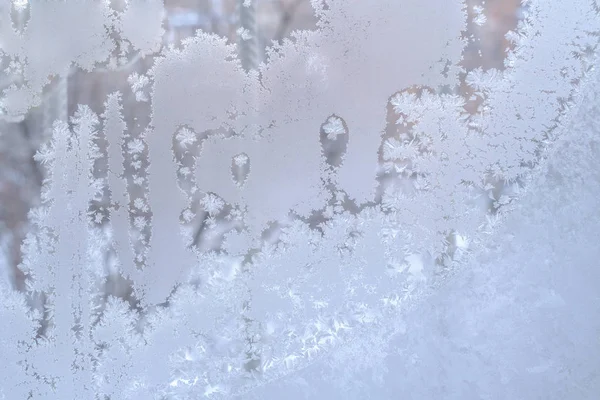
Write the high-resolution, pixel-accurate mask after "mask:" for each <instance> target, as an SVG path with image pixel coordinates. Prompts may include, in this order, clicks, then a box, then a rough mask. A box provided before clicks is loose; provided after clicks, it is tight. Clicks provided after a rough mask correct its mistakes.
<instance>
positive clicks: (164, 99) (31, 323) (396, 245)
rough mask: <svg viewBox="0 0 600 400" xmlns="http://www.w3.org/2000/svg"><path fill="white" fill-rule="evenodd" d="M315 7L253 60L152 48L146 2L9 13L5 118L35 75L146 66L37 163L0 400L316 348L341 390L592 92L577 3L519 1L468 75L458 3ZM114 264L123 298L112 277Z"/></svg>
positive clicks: (263, 377)
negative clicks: (127, 290)
mask: <svg viewBox="0 0 600 400" xmlns="http://www.w3.org/2000/svg"><path fill="white" fill-rule="evenodd" d="M312 3H313V7H314V8H315V13H316V15H317V16H318V18H319V23H318V29H317V30H315V31H298V32H295V33H294V34H293V35H292V38H291V39H288V40H284V41H283V42H282V43H281V44H274V45H273V47H271V48H270V49H269V50H268V56H269V59H268V61H267V62H265V63H263V64H261V65H260V66H259V67H258V68H256V69H252V68H249V70H247V69H248V68H244V67H248V65H245V64H244V65H242V64H243V63H242V61H241V60H240V57H238V54H237V48H236V46H234V45H232V44H230V43H228V42H227V40H225V39H224V38H221V37H218V36H216V35H210V34H207V33H203V32H199V33H197V34H196V35H195V36H194V37H192V38H190V39H187V40H185V41H184V42H183V43H182V45H181V46H170V47H168V48H161V47H160V43H159V42H160V40H161V37H162V34H163V31H162V26H161V23H162V18H163V10H162V4H161V3H160V2H156V1H149V2H142V1H130V2H128V3H127V4H126V5H125V6H124V8H123V9H122V10H118V9H113V8H112V7H113V6H114V5H111V4H109V3H108V2H102V3H99V2H84V1H81V2H69V3H65V2H54V1H48V2H32V3H31V4H29V5H27V6H22V7H21V8H23V7H26V8H28V10H29V13H30V17H29V21H28V23H27V25H26V27H25V29H24V32H23V33H19V32H16V31H15V30H14V29H12V28H11V24H10V21H9V19H10V14H9V13H8V12H7V10H8V9H9V8H10V7H4V8H2V9H1V10H2V11H3V12H4V14H3V18H4V19H0V22H1V23H2V24H1V25H0V27H1V28H0V29H2V36H1V38H2V48H1V51H2V55H3V56H4V57H7V58H8V59H10V60H11V62H13V63H18V64H19V65H21V68H22V75H23V80H22V82H21V83H20V84H18V85H17V84H15V85H13V86H11V87H10V88H9V89H8V90H7V91H5V92H4V94H3V98H2V100H3V105H2V107H3V112H4V113H5V114H6V115H8V116H9V117H11V118H18V117H19V116H21V115H22V114H23V113H24V112H26V111H27V110H28V109H29V108H31V107H32V106H34V105H36V104H38V103H39V100H40V99H39V96H40V93H41V91H42V89H43V88H44V86H45V85H46V84H47V83H48V76H54V75H61V74H65V73H66V71H67V70H68V69H70V68H72V67H80V68H82V69H85V70H93V69H94V68H103V67H102V64H103V63H104V64H106V65H107V66H108V67H109V68H112V67H115V66H116V65H120V64H123V63H126V62H127V59H128V58H129V57H131V56H132V54H135V52H137V56H138V57H144V56H147V55H151V54H152V55H153V56H154V57H155V58H154V59H153V60H152V66H151V68H150V70H149V72H148V74H147V75H140V74H138V73H134V74H131V75H130V76H129V79H128V83H129V85H130V86H131V90H132V92H133V93H134V96H135V98H136V99H137V100H138V101H139V102H141V107H146V109H147V111H148V116H149V121H148V123H147V124H146V125H145V126H143V127H141V128H140V129H132V128H131V126H129V125H128V123H127V121H126V118H125V117H124V110H123V105H122V93H120V92H113V93H111V94H110V95H108V97H107V98H106V101H105V102H104V104H103V110H102V112H101V113H97V112H95V111H94V110H93V109H92V108H91V107H90V106H89V105H79V106H78V107H77V110H76V112H75V113H74V114H73V115H72V116H70V117H71V118H70V119H69V120H68V121H60V120H59V121H56V122H55V123H54V125H53V128H52V139H51V140H50V142H49V143H48V145H47V146H45V147H44V148H42V149H41V150H40V151H39V152H38V154H37V156H36V158H37V160H38V161H39V162H40V163H41V164H43V165H44V166H45V167H46V168H47V172H48V176H47V179H46V181H45V184H44V190H43V194H42V205H41V206H40V207H38V208H36V209H34V210H32V212H31V215H30V219H31V222H32V224H33V226H34V229H33V230H32V232H31V233H30V234H29V235H28V236H27V238H26V240H25V242H24V243H23V255H24V260H23V263H22V265H21V266H20V268H21V270H22V271H23V272H24V273H25V274H26V277H27V285H28V287H27V290H26V293H25V294H23V293H19V292H17V291H14V290H13V289H11V288H9V287H8V286H7V285H5V284H4V283H3V282H2V283H1V285H2V286H0V296H1V297H0V298H1V299H2V306H0V316H2V318H4V319H3V320H6V321H9V325H7V326H5V327H4V328H3V329H2V330H0V342H1V343H2V344H3V346H2V347H0V351H1V352H2V353H0V355H1V356H2V358H1V359H2V360H6V362H3V363H2V364H0V385H1V386H0V389H1V390H2V391H0V394H3V395H4V396H5V397H7V398H60V399H70V398H86V399H87V398H90V399H91V398H98V399H100V398H109V399H111V400H114V399H121V398H123V399H127V398H140V399H141V398H143V399H148V398H156V399H167V398H168V399H171V398H173V399H177V398H198V397H202V396H205V397H217V398H218V397H231V396H236V395H238V396H246V395H248V393H249V392H250V391H252V390H253V389H255V390H256V389H257V388H258V387H262V386H265V385H268V384H269V382H273V381H276V380H278V379H284V381H285V379H290V377H291V376H298V374H299V373H300V371H302V370H304V369H306V368H313V367H311V366H312V365H320V363H322V362H324V361H323V360H333V361H332V362H334V363H336V364H337V365H344V371H343V372H342V373H340V374H339V376H338V378H337V379H342V381H343V382H348V380H349V379H351V377H352V374H353V373H355V370H362V369H364V368H373V369H374V370H377V368H381V366H382V365H383V361H382V360H383V359H384V358H385V354H386V350H385V346H386V344H387V343H388V341H389V340H390V338H392V337H394V335H396V334H398V333H402V332H405V331H406V330H407V329H411V328H410V327H409V328H407V327H406V326H405V325H404V324H403V322H402V320H401V319H400V318H399V316H400V315H401V313H402V312H403V311H404V310H405V309H407V308H408V307H409V306H410V305H411V304H418V303H417V300H419V299H420V298H421V297H422V295H423V293H426V292H427V291H428V290H432V289H431V288H432V287H435V285H441V284H442V283H443V282H444V279H445V277H446V276H448V275H451V274H453V273H454V272H455V271H456V269H457V268H458V267H459V266H461V267H463V268H464V267H466V266H468V265H469V264H468V263H467V261H468V260H469V259H470V258H471V255H472V252H475V251H478V250H479V251H482V252H483V250H481V249H483V248H485V246H486V245H488V244H489V242H490V240H491V239H490V238H494V237H496V236H495V235H496V232H497V229H496V227H497V226H498V225H499V224H500V222H502V221H503V219H504V218H506V216H507V215H510V211H511V210H512V209H513V208H515V207H516V204H518V202H519V200H520V198H521V196H522V193H523V192H524V191H525V190H526V189H528V188H529V186H530V185H528V182H530V181H531V180H533V177H535V176H537V175H536V173H535V171H536V169H539V168H541V167H540V165H545V164H544V160H545V158H546V157H547V156H548V154H551V153H549V152H548V148H549V147H550V146H552V144H553V143H554V142H555V141H556V139H557V138H559V137H560V138H563V139H564V136H566V137H569V135H570V133H569V132H568V128H567V127H568V126H569V125H568V124H567V123H566V122H565V121H567V122H568V121H569V118H570V116H571V113H570V112H569V111H570V109H573V108H576V107H577V106H578V105H579V104H582V103H584V104H585V101H587V100H582V99H581V98H580V97H579V92H578V90H579V86H580V84H581V82H582V81H583V79H584V78H585V73H586V72H587V71H588V70H591V69H592V68H591V65H593V62H594V60H595V59H594V54H595V51H596V47H597V43H598V34H599V33H600V16H599V11H598V10H599V9H598V5H597V4H596V2H595V1H593V0H582V1H580V2H578V5H577V7H574V6H573V5H572V4H568V3H566V2H561V1H551V0H538V1H529V2H526V4H527V6H528V8H529V14H528V18H527V19H526V20H525V21H524V22H523V23H522V25H521V26H520V27H519V28H518V30H517V31H516V32H512V33H511V34H510V35H509V38H510V40H511V41H512V43H513V47H514V48H513V49H512V50H511V52H510V54H509V55H508V56H507V59H506V63H505V64H506V65H505V68H504V69H503V70H494V69H491V70H485V71H484V70H483V69H474V70H465V69H464V68H463V67H462V66H461V60H462V55H463V51H464V49H465V46H466V44H467V41H468V40H467V39H465V37H464V31H465V29H466V28H465V26H466V23H467V22H469V21H468V20H467V13H466V9H465V5H464V4H463V3H462V2H461V1H458V0H452V1H447V0H430V1H429V4H428V6H427V7H425V6H423V3H422V2H421V1H417V0H414V1H413V0H408V1H402V2H398V1H392V0H385V1H380V2H377V3H376V4H371V3H369V2H364V1H362V2H359V1H349V2H342V1H327V2H320V1H313V2H312ZM243 6H244V7H250V6H251V3H250V2H244V3H243ZM90 8H91V9H92V10H91V11H90ZM474 13H475V16H474V19H472V20H470V22H472V23H474V24H476V25H482V24H485V23H486V19H485V16H484V14H483V10H482V9H475V10H474ZM138 18H139V19H138ZM63 20H65V21H66V20H69V21H70V22H71V20H74V21H75V22H74V23H73V24H66V23H65V24H60V23H57V21H63ZM425 22H427V23H425ZM432 24H433V26H435V29H431V28H430V27H431V26H432ZM55 25H56V27H54V26H55ZM49 32H54V33H55V35H56V36H55V38H58V39H60V38H63V39H66V36H65V35H69V38H70V37H71V36H74V37H75V39H74V40H69V41H67V40H63V41H61V40H53V41H51V42H48V41H49V38H51V36H50V35H49ZM111 34H118V35H120V36H121V39H122V40H124V41H126V42H127V43H128V45H127V46H125V49H123V48H117V47H116V46H115V43H114V41H113V40H112V39H111ZM240 36H241V39H242V40H243V41H249V39H251V38H252V35H251V34H250V33H249V32H248V31H247V29H246V28H241V31H240ZM417 37H418V38H419V40H415V38H417ZM375 41H378V42H377V43H376V44H374V43H375ZM64 43H71V45H69V46H65V45H64ZM390 49H392V50H390ZM155 53H156V54H155ZM375 71H376V72H375ZM461 85H462V86H464V87H466V88H467V92H468V95H467V96H464V95H461V94H458V93H459V91H457V90H455V88H457V87H459V86H461ZM146 103H147V104H146ZM468 110H471V111H468ZM101 165H104V166H105V168H104V170H103V169H102V168H101V167H100V166H101ZM101 171H104V172H101ZM534 188H535V186H534ZM528 190H530V189H528ZM104 199H108V200H107V201H106V205H105V206H99V204H102V201H103V200H104ZM482 204H483V207H482V206H481V205H482ZM103 207H104V208H103ZM548 251H550V250H548ZM106 254H109V255H111V257H108V259H107V257H106ZM115 271H116V272H115ZM115 273H116V275H118V276H119V278H120V279H123V280H128V281H130V282H131V288H132V293H131V294H130V295H129V296H125V297H124V296H121V297H118V296H115V295H112V294H110V293H108V294H107V293H106V291H105V290H104V286H105V285H106V282H107V280H108V279H110V277H111V276H113V275H115ZM549 293H550V292H549ZM35 304H41V306H37V307H36V306H35ZM417 323H418V321H417ZM4 344H8V345H4ZM378 352H380V353H381V354H380V355H377V354H378ZM367 353H368V354H370V355H375V356H374V357H373V358H372V359H371V360H366V361H365V362H364V363H361V362H356V360H357V359H360V358H361V357H362V356H364V354H367ZM414 360H415V363H417V362H418V360H417V359H416V358H415V359H414ZM338 372H339V371H338ZM344 374H347V376H346V375H344ZM13 376H19V377H20V381H15V380H14V379H9V378H6V377H13ZM340 376H341V378H340ZM286 377H288V378H286ZM334 378H335V377H334ZM334 380H335V379H334ZM340 386H343V385H340ZM265 387H267V388H268V386H265ZM484 389H485V388H484ZM267 390H268V389H267ZM482 390H483V389H482ZM357 393H362V392H360V391H357V392H356V393H355V395H356V394H357ZM344 396H346V397H344V398H348V397H347V394H345V395H344ZM359 398H361V397H359ZM362 398H366V397H362Z"/></svg>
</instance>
